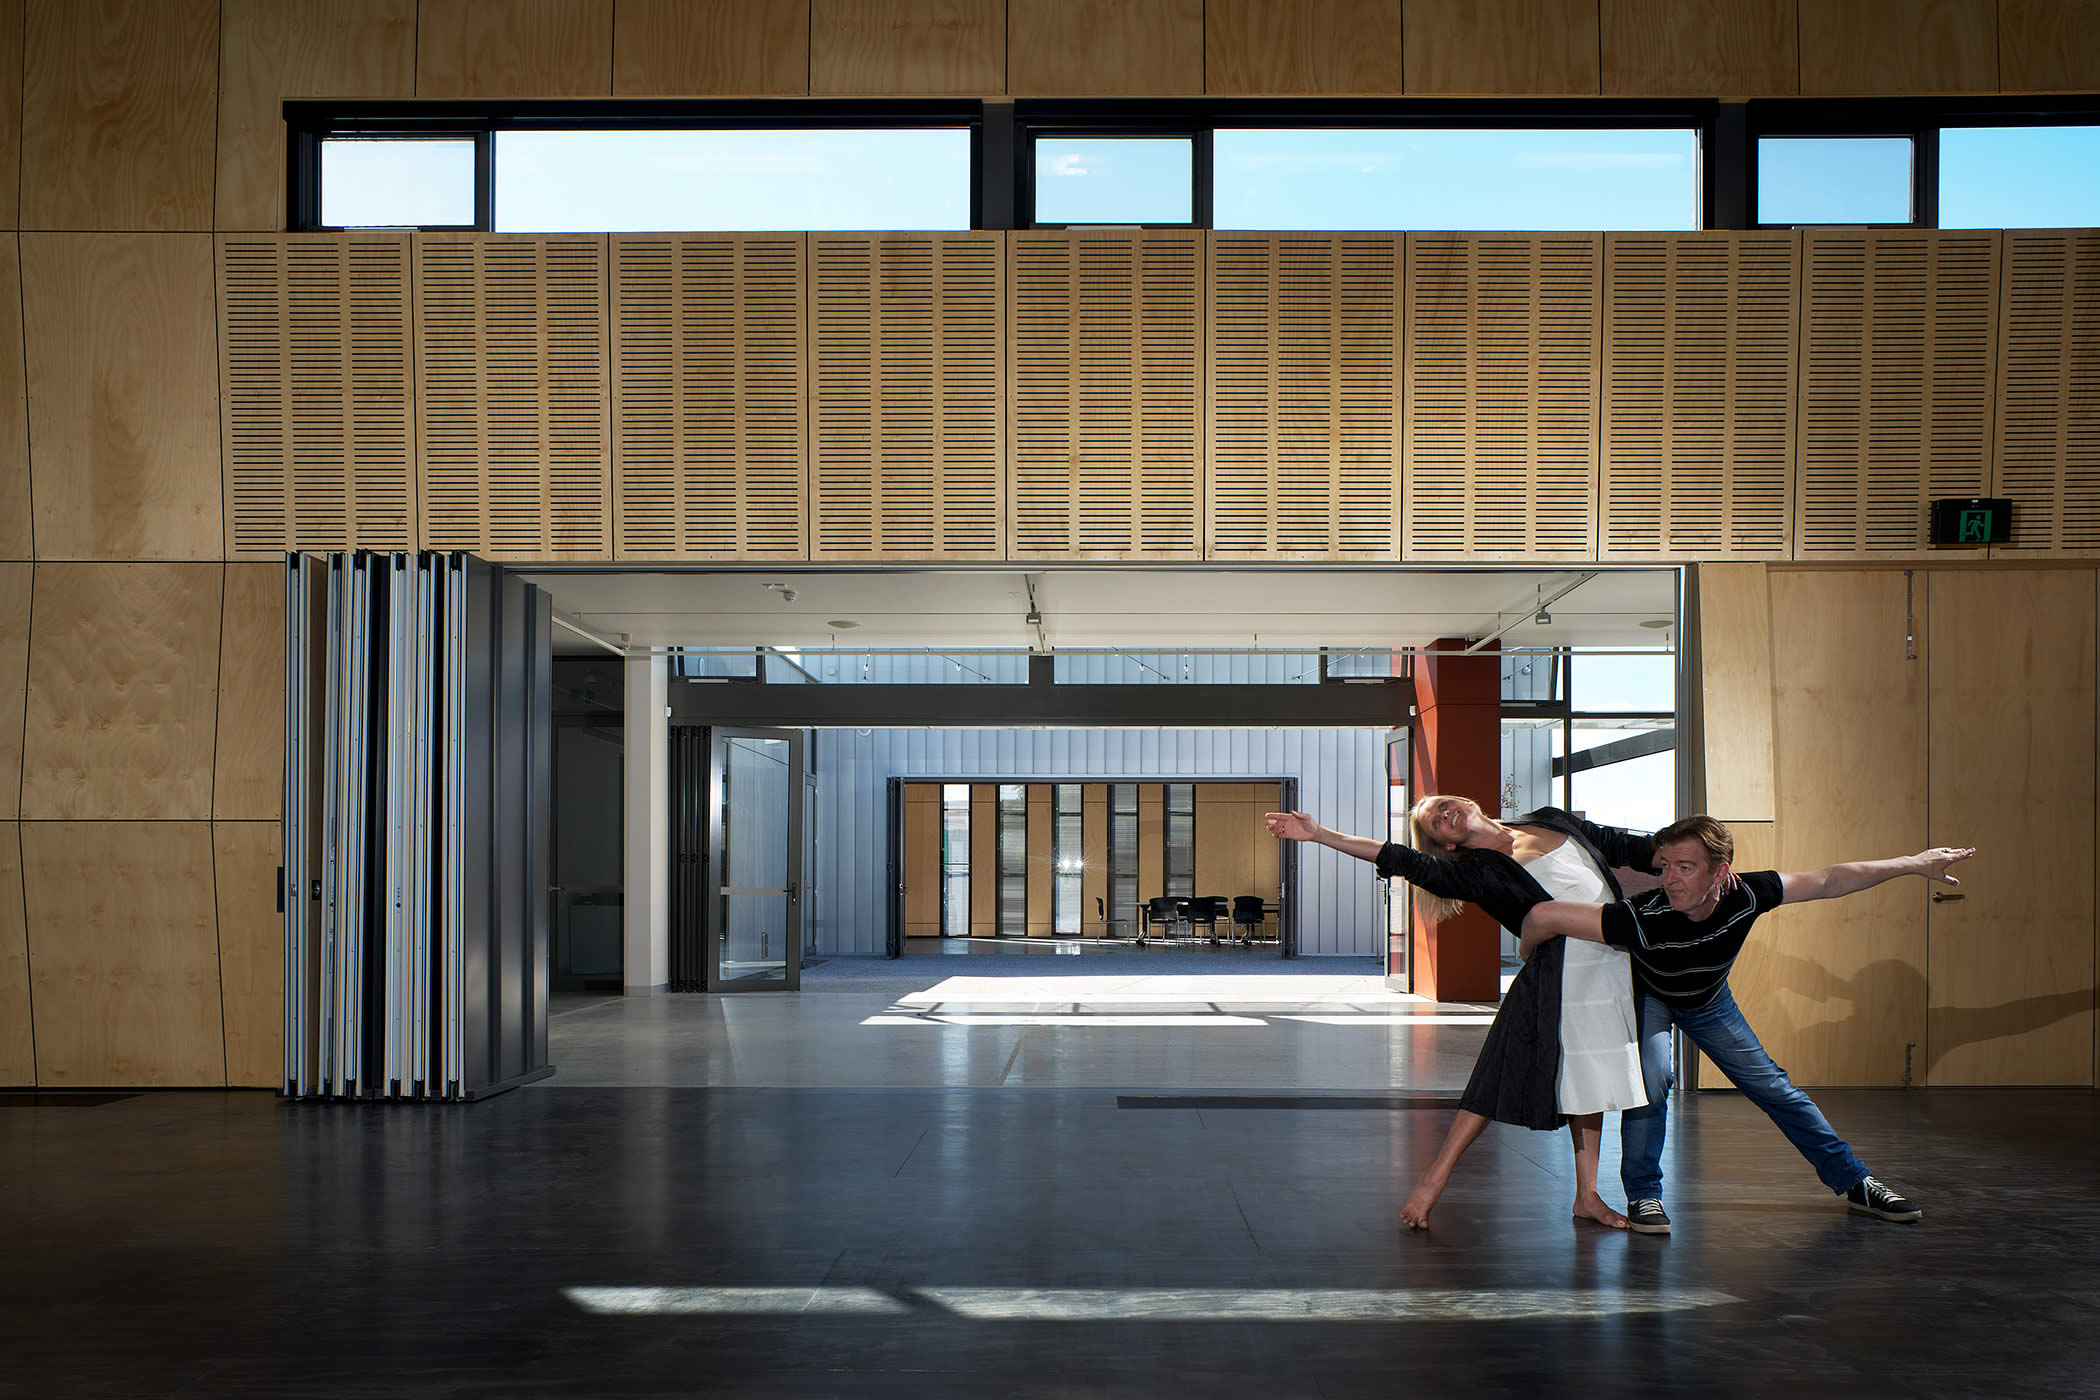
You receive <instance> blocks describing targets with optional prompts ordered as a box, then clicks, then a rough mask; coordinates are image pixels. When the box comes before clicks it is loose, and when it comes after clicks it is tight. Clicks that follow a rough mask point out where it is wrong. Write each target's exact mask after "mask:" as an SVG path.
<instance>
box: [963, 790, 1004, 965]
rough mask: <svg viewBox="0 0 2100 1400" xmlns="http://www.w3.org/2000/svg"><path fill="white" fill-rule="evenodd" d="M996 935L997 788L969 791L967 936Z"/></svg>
mask: <svg viewBox="0 0 2100 1400" xmlns="http://www.w3.org/2000/svg"><path fill="white" fill-rule="evenodd" d="M998 932H999V786H998V784H996V783H978V784H975V785H974V786H972V787H971V789H970V935H971V936H972V937H973V938H992V937H995V936H997V934H998Z"/></svg>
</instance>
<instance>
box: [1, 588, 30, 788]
mask: <svg viewBox="0 0 2100 1400" xmlns="http://www.w3.org/2000/svg"><path fill="white" fill-rule="evenodd" d="M35 571H36V566H35V565H34V564H0V821H13V820H14V819H15V818H16V817H18V816H20V815H21V812H22V808H21V801H22V706H23V703H24V700H25V698H26V696H27V695H28V692H29V600H30V589H31V588H32V586H33V583H32V580H33V578H34V576H35Z"/></svg>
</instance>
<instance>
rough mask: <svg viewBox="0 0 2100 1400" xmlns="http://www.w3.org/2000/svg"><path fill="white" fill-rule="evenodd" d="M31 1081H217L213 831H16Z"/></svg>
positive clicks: (81, 826) (185, 827) (95, 825)
mask: <svg viewBox="0 0 2100 1400" xmlns="http://www.w3.org/2000/svg"><path fill="white" fill-rule="evenodd" d="M22 871H23V892H24V896H25V905H26V908H27V912H28V919H29V928H30V939H29V966H30V977H31V983H30V987H31V995H32V996H33V997H34V998H35V1001H36V1042H37V1045H36V1048H37V1082H38V1083H39V1084H40V1085H42V1086H44V1087H45V1088H91V1087H98V1086H114V1085H122V1086H125V1087H136V1088H193V1087H206V1086H216V1085H221V1084H224V1083H225V1082H226V1049H225V1040H224V1031H223V1026H222V1021H221V1018H220V1011H219V1005H220V1002H219V998H220V992H219V948H218V927H217V926H218V911H217V909H216V907H215V904H214V900H213V895H212V840H211V825H210V823H208V822H24V823H23V824H22Z"/></svg>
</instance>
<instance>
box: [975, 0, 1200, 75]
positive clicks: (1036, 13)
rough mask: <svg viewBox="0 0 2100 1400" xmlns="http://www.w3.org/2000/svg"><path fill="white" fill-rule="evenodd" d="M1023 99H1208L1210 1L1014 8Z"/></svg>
mask: <svg viewBox="0 0 2100 1400" xmlns="http://www.w3.org/2000/svg"><path fill="white" fill-rule="evenodd" d="M1006 25H1007V49H1006V54H1007V58H1006V68H1007V74H1006V77H1007V91H1008V92H1010V93H1011V94H1013V95H1014V96H1015V97H1118V96H1144V97H1159V96H1170V95H1181V94H1189V93H1199V92H1202V91H1203V0H1008V2H1007V10H1006Z"/></svg>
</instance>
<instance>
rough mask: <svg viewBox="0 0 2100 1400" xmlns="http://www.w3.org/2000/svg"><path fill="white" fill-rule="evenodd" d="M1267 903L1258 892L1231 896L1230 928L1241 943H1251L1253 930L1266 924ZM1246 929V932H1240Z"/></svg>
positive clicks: (1267, 917) (1267, 915)
mask: <svg viewBox="0 0 2100 1400" xmlns="http://www.w3.org/2000/svg"><path fill="white" fill-rule="evenodd" d="M1268 921H1269V909H1268V904H1267V903H1266V902H1265V901H1264V900H1263V899H1262V897H1261V896H1260V895H1258V894H1236V895H1234V896H1233V897H1232V928H1233V932H1234V933H1235V934H1238V936H1239V939H1240V941H1241V942H1243V943H1252V942H1253V941H1254V939H1255V936H1256V934H1255V931H1256V930H1258V929H1261V928H1264V927H1266V926H1267V924H1268ZM1241 929H1246V930H1247V932H1246V933H1240V932H1239V931H1240V930H1241Z"/></svg>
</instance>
